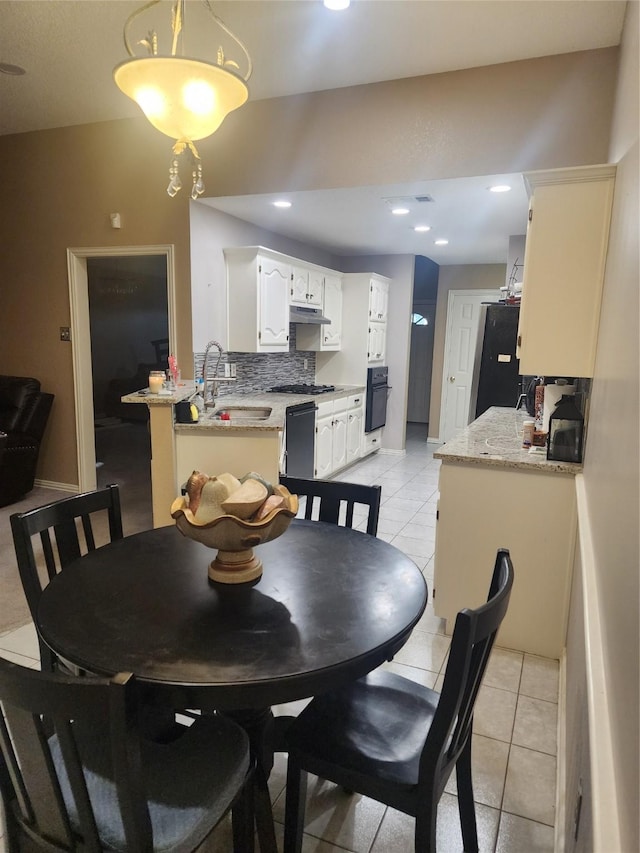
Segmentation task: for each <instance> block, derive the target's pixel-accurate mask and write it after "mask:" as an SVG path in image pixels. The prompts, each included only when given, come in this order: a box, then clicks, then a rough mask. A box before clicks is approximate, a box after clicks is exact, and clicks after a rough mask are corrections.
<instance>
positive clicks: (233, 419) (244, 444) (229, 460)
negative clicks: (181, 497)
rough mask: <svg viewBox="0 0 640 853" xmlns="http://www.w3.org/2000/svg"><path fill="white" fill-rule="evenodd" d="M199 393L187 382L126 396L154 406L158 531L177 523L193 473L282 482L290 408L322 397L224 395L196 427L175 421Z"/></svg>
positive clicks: (336, 395)
mask: <svg viewBox="0 0 640 853" xmlns="http://www.w3.org/2000/svg"><path fill="white" fill-rule="evenodd" d="M194 390H195V387H194V383H193V382H187V383H184V384H183V385H181V386H180V387H179V388H178V390H177V391H176V392H174V393H173V394H169V395H163V394H150V393H149V392H148V389H143V391H142V392H135V393H132V394H127V395H126V396H124V397H122V402H123V403H141V402H145V403H146V404H147V405H148V407H149V419H150V430H151V487H152V499H153V525H154V527H163V526H165V525H168V524H173V519H172V518H171V514H170V507H171V504H172V502H173V500H174V498H175V497H176V496H177V495H178V494H179V493H180V487H181V485H182V484H183V483H185V482H186V480H187V478H188V477H189V475H190V474H191V472H192V471H193V470H199V471H203V472H204V473H206V474H209V475H213V474H219V473H222V472H223V471H228V472H230V473H231V474H234V475H235V476H237V477H241V476H243V475H244V474H246V473H248V472H249V471H258V472H259V473H260V474H262V476H263V477H265V478H266V479H267V480H269V481H271V482H274V483H275V482H278V478H279V475H280V472H281V462H282V456H283V452H284V444H283V433H284V429H285V416H286V409H287V407H288V406H291V405H295V404H298V403H305V402H309V401H317V399H318V398H317V397H314V396H312V395H305V394H298V395H296V396H295V400H292V396H291V395H290V394H279V393H271V392H264V393H261V394H238V395H224V396H222V397H218V398H217V399H216V405H215V407H214V408H213V409H209V410H207V412H206V413H203V414H201V415H200V419H199V420H198V421H197V422H196V423H177V422H175V420H174V405H175V403H178V402H181V401H182V400H187V399H189V398H190V397H191V396H192V395H193V393H194ZM363 391H364V388H363V387H362V386H342V387H339V388H336V389H335V391H332V392H329V393H325V394H323V395H322V399H323V400H329V401H331V400H342V399H344V398H349V397H351V396H352V395H354V394H360V395H361V394H362V392H363ZM234 410H235V411H234ZM218 411H228V412H229V414H230V418H229V419H228V420H222V419H221V418H220V417H216V416H215V414H214V413H216V412H218ZM254 413H255V417H254V416H253V415H254Z"/></svg>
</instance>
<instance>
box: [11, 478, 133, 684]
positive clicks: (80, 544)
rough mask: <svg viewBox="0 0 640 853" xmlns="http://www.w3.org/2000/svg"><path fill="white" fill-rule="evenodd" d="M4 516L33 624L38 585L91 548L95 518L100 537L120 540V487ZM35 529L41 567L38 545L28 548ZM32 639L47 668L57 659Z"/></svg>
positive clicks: (99, 490)
mask: <svg viewBox="0 0 640 853" xmlns="http://www.w3.org/2000/svg"><path fill="white" fill-rule="evenodd" d="M98 514H101V516H102V518H100V515H98ZM10 521H11V532H12V534H13V544H14V547H15V551H16V560H17V563H18V571H19V572H20V579H21V581H22V587H23V589H24V594H25V596H26V599H27V604H28V605H29V610H30V611H31V617H32V619H33V622H34V624H35V625H36V627H37V624H38V623H37V609H38V602H39V601H40V596H41V595H42V590H43V589H44V587H45V586H46V585H47V583H48V582H49V581H50V580H51V579H52V578H53V577H55V575H56V574H57V573H58V572H60V571H62V570H63V569H64V568H65V566H67V565H69V563H71V562H72V561H73V560H75V559H77V558H78V557H80V556H81V555H82V554H86V553H87V552H88V551H94V550H95V549H96V530H95V526H96V522H97V521H98V522H99V523H102V522H106V524H104V528H105V531H104V539H105V542H107V541H111V542H113V541H114V540H116V539H122V514H121V510H120V492H119V489H118V486H117V485H110V486H105V488H103V489H98V490H97V491H95V492H84V493H83V494H80V495H73V496H72V497H69V498H63V499H62V500H59V501H54V502H53V503H50V504H45V505H44V506H40V507H36V508H35V509H30V510H27V511H26V512H20V513H14V514H13V515H12V516H11V517H10ZM107 529H108V539H107V538H106V531H107ZM38 534H39V535H40V545H41V548H42V556H43V558H44V566H42V567H41V568H40V567H39V562H40V555H39V549H38V550H34V539H33V537H36V536H37V535H38ZM36 541H37V540H36ZM102 544H105V543H104V542H102ZM38 641H39V644H40V664H41V667H42V669H43V670H47V671H49V672H53V671H54V670H55V669H56V667H57V665H58V661H57V659H56V657H55V655H54V654H53V652H52V651H51V649H50V648H49V647H48V646H47V645H46V643H44V642H43V641H42V640H40V638H38Z"/></svg>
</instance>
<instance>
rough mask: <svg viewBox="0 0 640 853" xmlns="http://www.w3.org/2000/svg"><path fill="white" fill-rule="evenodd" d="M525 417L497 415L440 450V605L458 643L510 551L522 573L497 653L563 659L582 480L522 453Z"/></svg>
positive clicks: (508, 412) (574, 468)
mask: <svg viewBox="0 0 640 853" xmlns="http://www.w3.org/2000/svg"><path fill="white" fill-rule="evenodd" d="M526 417H527V416H526V414H525V413H524V412H519V411H516V410H514V409H507V408H492V409H489V410H488V411H487V412H485V414H483V415H482V416H481V417H479V418H478V419H477V420H476V421H474V422H473V423H472V424H470V426H469V427H467V428H466V429H465V430H463V431H462V433H461V434H460V436H459V437H458V438H455V439H454V440H453V441H450V442H447V443H446V444H444V445H443V446H442V447H440V448H439V449H438V450H437V451H436V452H435V453H434V457H435V458H438V459H440V460H441V462H442V465H441V467H440V475H439V484H438V485H439V491H440V496H439V502H438V516H437V518H438V520H437V524H436V549H435V558H434V564H435V565H434V590H433V602H434V610H435V613H436V615H438V616H440V617H442V618H444V619H446V620H447V626H446V631H447V633H451V631H452V630H453V626H454V623H455V617H456V614H457V613H458V611H459V610H461V609H462V608H464V607H477V606H478V605H480V604H481V603H482V602H483V601H485V600H486V595H487V589H488V588H489V581H490V567H491V566H492V565H493V561H494V560H495V555H496V552H497V550H498V549H499V548H508V549H509V551H510V553H511V558H512V560H513V565H514V569H515V580H514V585H513V592H512V594H511V601H510V604H509V610H508V612H507V615H506V617H505V619H504V622H503V623H502V627H501V629H500V633H499V635H498V639H497V642H498V644H499V645H501V646H503V647H506V648H510V649H515V650H517V651H521V652H528V653H529V654H535V655H542V656H544V657H550V658H560V656H561V654H562V650H563V648H564V646H565V640H566V626H567V617H568V607H569V595H570V589H571V573H572V569H573V559H574V548H575V541H576V531H577V508H576V492H575V475H576V474H578V473H580V471H581V470H582V466H581V465H576V464H571V463H562V462H548V461H547V459H546V455H544V454H543V455H542V456H536V455H534V454H530V453H529V451H528V450H525V449H523V448H522V422H523V421H524V420H525V419H526Z"/></svg>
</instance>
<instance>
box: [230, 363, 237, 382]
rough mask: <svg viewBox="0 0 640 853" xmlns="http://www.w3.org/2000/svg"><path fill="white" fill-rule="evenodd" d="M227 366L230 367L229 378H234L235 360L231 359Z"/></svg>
mask: <svg viewBox="0 0 640 853" xmlns="http://www.w3.org/2000/svg"><path fill="white" fill-rule="evenodd" d="M229 367H230V368H231V378H232V379H235V378H236V363H235V361H232V362H231V364H230V365H229Z"/></svg>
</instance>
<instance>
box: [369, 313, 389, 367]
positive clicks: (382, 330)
mask: <svg viewBox="0 0 640 853" xmlns="http://www.w3.org/2000/svg"><path fill="white" fill-rule="evenodd" d="M386 347H387V324H386V323H373V322H369V330H368V334H367V362H368V363H369V364H374V363H379V364H383V363H384V360H385V358H386Z"/></svg>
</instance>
